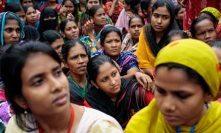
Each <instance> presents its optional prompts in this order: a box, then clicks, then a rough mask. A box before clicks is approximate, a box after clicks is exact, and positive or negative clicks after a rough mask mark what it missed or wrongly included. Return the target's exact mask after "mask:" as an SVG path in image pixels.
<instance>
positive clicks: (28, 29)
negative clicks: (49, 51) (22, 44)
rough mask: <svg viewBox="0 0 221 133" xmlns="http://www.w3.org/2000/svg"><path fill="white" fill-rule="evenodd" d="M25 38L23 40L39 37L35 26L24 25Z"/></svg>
mask: <svg viewBox="0 0 221 133" xmlns="http://www.w3.org/2000/svg"><path fill="white" fill-rule="evenodd" d="M24 32H25V38H24V39H23V40H24V41H38V40H39V39H40V34H39V32H38V30H36V28H35V27H33V26H30V25H26V26H25V27H24Z"/></svg>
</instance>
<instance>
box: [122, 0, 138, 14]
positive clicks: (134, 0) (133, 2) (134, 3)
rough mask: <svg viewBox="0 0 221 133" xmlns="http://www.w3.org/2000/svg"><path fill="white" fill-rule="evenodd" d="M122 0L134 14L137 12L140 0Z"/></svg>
mask: <svg viewBox="0 0 221 133" xmlns="http://www.w3.org/2000/svg"><path fill="white" fill-rule="evenodd" d="M124 2H125V3H126V4H127V5H129V6H130V9H131V11H132V12H133V13H134V14H138V6H140V5H139V4H140V0H124Z"/></svg>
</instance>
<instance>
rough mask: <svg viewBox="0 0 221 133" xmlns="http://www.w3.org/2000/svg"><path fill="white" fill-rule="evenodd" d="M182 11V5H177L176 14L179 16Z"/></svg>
mask: <svg viewBox="0 0 221 133" xmlns="http://www.w3.org/2000/svg"><path fill="white" fill-rule="evenodd" d="M181 9H182V6H181V5H180V4H177V5H175V10H174V14H175V15H176V16H177V15H178V13H179V11H180V10H181Z"/></svg>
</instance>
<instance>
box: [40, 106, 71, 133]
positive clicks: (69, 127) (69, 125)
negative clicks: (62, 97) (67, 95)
mask: <svg viewBox="0 0 221 133" xmlns="http://www.w3.org/2000/svg"><path fill="white" fill-rule="evenodd" d="M70 113H71V116H70V119H69V123H68V132H67V133H71V128H72V125H73V123H74V109H73V107H72V106H71V107H70ZM44 132H45V131H44V129H43V128H42V127H41V126H40V125H39V133H44Z"/></svg>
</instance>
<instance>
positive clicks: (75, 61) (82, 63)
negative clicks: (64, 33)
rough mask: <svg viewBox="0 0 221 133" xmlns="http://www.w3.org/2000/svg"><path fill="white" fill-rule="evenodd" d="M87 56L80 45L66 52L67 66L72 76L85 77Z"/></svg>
mask: <svg viewBox="0 0 221 133" xmlns="http://www.w3.org/2000/svg"><path fill="white" fill-rule="evenodd" d="M88 61H89V58H88V55H87V53H86V51H85V49H84V47H83V46H81V45H80V44H77V45H75V46H74V47H72V48H71V49H70V50H69V52H68V57H67V66H68V68H69V69H70V72H71V73H72V74H74V75H86V73H87V63H88Z"/></svg>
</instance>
